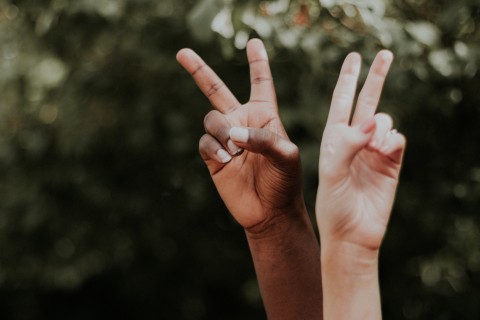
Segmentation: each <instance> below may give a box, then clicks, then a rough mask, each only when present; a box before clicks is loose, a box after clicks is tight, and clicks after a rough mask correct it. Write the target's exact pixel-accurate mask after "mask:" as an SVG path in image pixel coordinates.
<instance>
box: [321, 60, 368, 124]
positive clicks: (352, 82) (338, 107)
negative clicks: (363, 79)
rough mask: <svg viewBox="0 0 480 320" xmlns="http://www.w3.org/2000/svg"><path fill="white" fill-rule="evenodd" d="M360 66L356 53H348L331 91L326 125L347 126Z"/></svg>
mask: <svg viewBox="0 0 480 320" xmlns="http://www.w3.org/2000/svg"><path fill="white" fill-rule="evenodd" d="M360 64H361V59H360V55H359V54H358V53H355V52H354V53H350V54H349V55H348V56H347V57H346V58H345V61H344V62H343V65H342V70H341V71H340V76H339V77H338V81H337V84H336V86H335V90H334V91H333V97H332V104H331V105H330V111H329V113H328V119H327V125H329V124H336V123H342V124H347V125H348V122H349V120H350V114H351V112H352V105H353V99H354V98H355V92H356V89H357V81H358V75H359V73H360Z"/></svg>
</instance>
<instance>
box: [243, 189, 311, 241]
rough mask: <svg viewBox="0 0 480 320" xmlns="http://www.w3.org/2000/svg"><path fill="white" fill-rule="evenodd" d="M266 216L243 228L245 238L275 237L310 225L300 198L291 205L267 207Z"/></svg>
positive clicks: (303, 203)
mask: <svg viewBox="0 0 480 320" xmlns="http://www.w3.org/2000/svg"><path fill="white" fill-rule="evenodd" d="M268 211H269V212H266V213H265V216H266V218H265V219H264V220H263V221H261V222H259V223H257V224H255V225H253V226H250V227H247V228H244V229H245V233H246V235H247V238H249V239H253V240H261V239H269V238H276V237H279V236H282V235H283V234H285V232H289V231H292V229H293V230H294V229H296V228H298V227H301V228H304V226H305V225H306V224H308V225H309V226H310V227H311V221H310V217H309V215H308V212H307V208H306V206H305V202H304V201H303V198H302V200H298V201H295V202H294V203H292V205H291V206H289V207H285V208H281V209H280V208H278V209H269V210H268Z"/></svg>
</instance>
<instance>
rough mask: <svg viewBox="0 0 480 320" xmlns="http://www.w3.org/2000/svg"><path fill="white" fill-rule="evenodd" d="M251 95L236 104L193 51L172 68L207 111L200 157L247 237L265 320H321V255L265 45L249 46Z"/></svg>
mask: <svg viewBox="0 0 480 320" xmlns="http://www.w3.org/2000/svg"><path fill="white" fill-rule="evenodd" d="M247 57H248V61H249V65H250V82H251V95H250V99H249V101H248V102H246V103H244V104H241V103H240V102H239V101H238V100H237V99H236V97H235V96H234V95H233V94H232V93H231V91H230V90H229V89H228V88H227V86H226V85H225V84H224V83H223V82H222V81H221V79H220V78H219V77H218V76H217V75H216V74H215V73H214V72H213V71H212V70H211V69H210V67H208V65H206V63H205V62H204V61H203V60H202V59H201V58H200V57H199V56H198V55H197V54H196V53H195V52H193V51H192V50H190V49H182V50H180V51H179V53H178V54H177V60H178V62H179V63H180V64H181V65H182V66H183V67H184V68H185V69H186V70H187V71H188V72H189V73H190V74H191V76H192V77H193V79H194V80H195V82H196V83H197V85H198V87H199V88H200V90H201V91H202V92H203V93H204V94H205V96H206V97H207V98H208V99H209V101H210V103H211V104H212V106H213V108H214V110H212V111H210V112H209V113H208V114H207V115H206V116H205V119H204V126H205V134H204V135H203V136H202V137H201V139H200V142H199V151H200V154H201V156H202V158H203V160H204V161H205V163H206V165H207V167H208V170H209V172H210V175H211V177H212V180H213V182H214V184H215V186H216V188H217V190H218V192H219V194H220V196H221V198H222V199H223V201H224V202H225V205H226V206H227V208H228V210H229V211H230V213H231V214H232V216H233V217H234V218H235V219H236V221H237V222H238V223H239V224H240V225H241V226H242V227H243V228H244V229H245V232H246V237H247V240H248V243H249V246H250V250H251V253H252V258H253V262H254V265H255V271H256V274H257V278H258V282H259V286H260V291H261V294H262V298H263V302H264V306H265V310H266V313H267V316H268V318H269V319H322V303H321V301H322V287H321V271H320V249H319V244H318V241H317V239H316V237H315V234H314V231H313V227H312V225H311V223H310V220H309V218H308V214H307V211H306V207H305V203H304V199H303V190H302V181H301V164H300V157H299V151H298V148H297V146H296V145H295V144H293V143H292V142H291V141H290V139H289V138H288V136H287V134H286V132H285V129H284V128H283V125H282V122H281V120H280V118H279V115H278V107H277V101H276V94H275V89H274V85H273V80H272V75H271V72H270V67H269V63H268V57H267V53H266V50H265V48H264V46H263V43H262V42H261V41H260V40H258V39H253V40H250V41H249V43H248V45H247Z"/></svg>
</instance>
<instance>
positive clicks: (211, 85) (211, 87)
mask: <svg viewBox="0 0 480 320" xmlns="http://www.w3.org/2000/svg"><path fill="white" fill-rule="evenodd" d="M177 61H178V62H179V63H180V64H181V65H182V67H184V68H185V70H187V71H188V72H189V73H190V75H191V76H192V78H193V80H195V83H196V84H197V86H198V87H199V88H200V90H201V91H202V92H203V94H204V95H205V96H206V97H207V98H208V100H210V102H211V103H212V105H213V106H214V107H215V109H217V110H219V111H220V112H222V113H228V112H230V111H232V110H233V109H235V108H236V107H238V106H239V105H240V103H239V102H238V100H237V98H235V96H234V95H233V93H232V92H231V91H230V90H229V89H228V88H227V86H226V85H225V83H223V81H222V79H220V78H219V77H218V76H217V74H216V73H215V72H214V71H213V70H212V69H211V68H210V67H209V66H208V65H207V64H206V63H205V61H203V60H202V58H200V56H199V55H198V54H196V53H195V52H194V51H193V50H191V49H182V50H180V51H179V52H178V53H177Z"/></svg>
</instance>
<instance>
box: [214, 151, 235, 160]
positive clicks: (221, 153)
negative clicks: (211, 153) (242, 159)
mask: <svg viewBox="0 0 480 320" xmlns="http://www.w3.org/2000/svg"><path fill="white" fill-rule="evenodd" d="M217 156H218V157H219V158H220V161H221V162H222V163H227V162H229V161H230V160H232V156H231V155H230V154H229V153H228V152H227V151H225V150H223V149H219V150H218V151H217Z"/></svg>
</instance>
